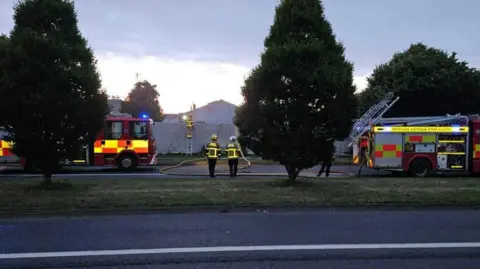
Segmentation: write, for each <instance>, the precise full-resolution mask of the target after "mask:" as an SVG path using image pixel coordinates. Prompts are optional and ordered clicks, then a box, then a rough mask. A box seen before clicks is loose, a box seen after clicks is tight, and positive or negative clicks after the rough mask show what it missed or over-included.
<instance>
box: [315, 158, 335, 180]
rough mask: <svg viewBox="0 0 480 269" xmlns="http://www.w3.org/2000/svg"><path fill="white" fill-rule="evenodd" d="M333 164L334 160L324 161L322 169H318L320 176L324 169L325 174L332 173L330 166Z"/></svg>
mask: <svg viewBox="0 0 480 269" xmlns="http://www.w3.org/2000/svg"><path fill="white" fill-rule="evenodd" d="M331 166H332V162H331V161H330V162H325V161H324V162H322V167H321V168H320V171H318V176H321V175H322V173H323V171H325V176H326V177H328V176H329V175H330V167H331Z"/></svg>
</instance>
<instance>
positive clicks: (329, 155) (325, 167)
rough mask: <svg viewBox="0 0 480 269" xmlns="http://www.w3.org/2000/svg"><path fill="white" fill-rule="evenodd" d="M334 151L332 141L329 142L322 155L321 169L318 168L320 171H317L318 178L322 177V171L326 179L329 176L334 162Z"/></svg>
mask: <svg viewBox="0 0 480 269" xmlns="http://www.w3.org/2000/svg"><path fill="white" fill-rule="evenodd" d="M334 150H335V148H334V146H333V141H330V142H329V143H328V146H327V148H326V149H325V151H324V153H323V154H322V167H321V168H320V171H318V174H317V176H318V177H319V176H321V175H322V173H323V171H325V176H326V177H328V176H329V175H330V167H332V162H333V160H334V156H333V155H334V154H333V153H334Z"/></svg>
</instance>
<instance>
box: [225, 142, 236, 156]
mask: <svg viewBox="0 0 480 269" xmlns="http://www.w3.org/2000/svg"><path fill="white" fill-rule="evenodd" d="M227 156H228V159H238V148H237V146H236V145H235V144H228V145H227Z"/></svg>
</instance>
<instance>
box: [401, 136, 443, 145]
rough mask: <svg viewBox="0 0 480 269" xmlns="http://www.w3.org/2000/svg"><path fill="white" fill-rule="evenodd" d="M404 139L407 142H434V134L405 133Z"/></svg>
mask: <svg viewBox="0 0 480 269" xmlns="http://www.w3.org/2000/svg"><path fill="white" fill-rule="evenodd" d="M405 141H406V142H409V143H412V144H413V143H435V141H436V135H431V134H430V135H414V134H407V135H405Z"/></svg>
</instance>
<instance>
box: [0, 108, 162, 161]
mask: <svg viewBox="0 0 480 269" xmlns="http://www.w3.org/2000/svg"><path fill="white" fill-rule="evenodd" d="M0 143H1V148H0V157H3V158H5V157H6V158H10V159H11V158H12V157H15V156H14V155H13V153H12V152H11V151H10V149H11V148H12V145H11V144H9V143H8V142H6V141H1V140H0ZM20 163H21V164H22V165H23V166H24V168H25V169H26V170H35V164H34V163H31V162H29V161H28V160H26V159H24V158H21V159H20ZM62 163H63V164H66V165H91V166H117V167H118V168H120V169H122V170H134V169H136V168H137V167H138V166H145V165H155V164H156V142H155V137H154V136H153V121H152V120H151V119H149V118H148V117H143V118H132V117H131V116H130V115H128V114H117V115H114V114H112V115H110V116H108V117H107V119H106V121H105V128H104V129H103V130H102V131H101V132H100V133H99V134H98V135H97V137H96V139H95V140H94V141H92V142H90V143H87V144H86V145H85V146H83V147H82V149H81V150H80V152H79V153H78V154H77V156H72V158H71V160H70V159H67V160H65V161H64V162H62Z"/></svg>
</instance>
